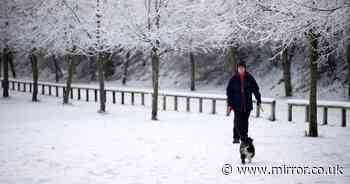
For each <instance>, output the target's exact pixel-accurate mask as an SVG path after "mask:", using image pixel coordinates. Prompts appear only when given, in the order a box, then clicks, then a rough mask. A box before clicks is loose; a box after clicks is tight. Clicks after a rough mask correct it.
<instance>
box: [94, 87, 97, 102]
mask: <svg viewBox="0 0 350 184" xmlns="http://www.w3.org/2000/svg"><path fill="white" fill-rule="evenodd" d="M94 93H95V102H97V89H95V90H94Z"/></svg>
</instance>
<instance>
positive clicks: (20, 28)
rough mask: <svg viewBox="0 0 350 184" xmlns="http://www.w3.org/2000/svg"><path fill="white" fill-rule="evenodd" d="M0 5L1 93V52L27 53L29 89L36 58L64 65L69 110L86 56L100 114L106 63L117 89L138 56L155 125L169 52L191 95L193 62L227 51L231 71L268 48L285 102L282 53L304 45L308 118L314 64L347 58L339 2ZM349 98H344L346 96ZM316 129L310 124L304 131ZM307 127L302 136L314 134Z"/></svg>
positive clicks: (81, 0)
mask: <svg viewBox="0 0 350 184" xmlns="http://www.w3.org/2000/svg"><path fill="white" fill-rule="evenodd" d="M3 4H4V5H2V6H1V13H0V35H1V36H0V39H1V40H0V48H1V50H2V52H3V54H2V55H3V57H2V60H1V61H2V63H3V67H2V69H3V70H4V72H3V75H4V80H3V83H4V87H5V88H4V90H5V91H8V90H6V89H7V88H6V84H7V82H6V79H7V78H8V77H7V76H8V69H7V68H8V67H7V66H8V64H7V63H8V61H9V58H11V57H9V55H8V54H7V53H13V51H16V52H21V53H26V54H27V55H26V56H27V58H29V59H30V60H31V62H32V63H33V64H32V68H33V80H34V83H35V81H37V80H38V69H37V62H38V59H37V56H38V55H40V56H41V55H44V56H46V57H53V58H55V57H57V58H65V59H64V60H65V61H66V62H68V65H69V69H68V71H69V72H68V77H67V81H66V90H65V95H64V103H68V99H69V98H68V97H69V92H70V85H71V83H72V80H73V78H74V77H73V74H74V69H73V67H74V60H75V59H74V58H75V57H76V56H78V57H79V56H85V57H87V58H89V59H90V60H92V62H93V63H96V64H97V65H96V66H97V67H96V68H97V69H98V70H97V71H98V79H99V86H100V108H99V109H100V111H101V112H104V111H105V110H106V109H105V101H106V97H105V90H104V78H105V71H106V66H108V65H109V64H108V65H107V64H106V60H108V58H112V57H113V55H116V54H118V55H122V56H123V57H125V58H126V59H125V63H124V66H123V67H124V78H123V81H124V82H125V81H126V79H127V78H126V76H127V74H128V67H129V64H130V63H129V62H130V61H129V60H130V58H132V56H131V53H137V52H143V54H145V55H146V56H145V58H149V59H150V61H151V63H152V76H153V77H152V86H153V94H154V95H153V97H152V113H151V117H152V119H153V120H156V119H158V117H157V116H158V115H157V114H158V89H159V72H160V63H161V62H164V60H163V58H164V56H166V55H167V54H169V53H172V54H184V55H186V56H188V58H189V61H190V62H189V65H188V66H189V68H190V70H189V71H190V73H191V74H190V75H189V76H191V77H190V78H191V80H190V82H189V83H190V89H191V90H195V88H196V85H195V80H196V75H197V74H198V70H197V69H196V68H197V67H198V66H197V65H198V64H197V62H196V55H198V54H202V53H204V54H205V53H208V52H210V51H213V50H228V51H229V60H230V63H231V67H232V72H234V71H235V65H236V64H235V62H236V57H235V53H236V51H237V49H238V48H239V46H244V45H247V44H252V45H256V46H261V45H271V46H273V47H274V50H276V53H275V57H277V56H281V58H282V64H283V66H284V67H283V70H284V82H285V92H286V93H285V94H286V96H291V95H292V89H293V88H292V85H291V80H290V78H291V77H290V75H291V74H290V66H291V63H290V61H289V58H290V53H291V52H289V50H292V48H293V46H294V45H296V44H300V43H305V44H309V45H310V47H309V48H310V50H309V51H310V57H309V58H310V60H309V61H310V62H311V63H312V65H310V73H312V74H313V75H311V77H310V108H311V109H310V117H312V116H315V115H314V114H315V113H316V111H315V108H316V106H315V104H316V96H317V94H316V91H317V90H316V89H317V85H316V84H317V63H322V62H325V61H326V59H327V58H328V57H329V56H330V55H332V54H343V55H345V52H346V51H347V53H348V54H347V61H349V32H350V31H349V30H350V28H349V26H350V25H349V22H350V18H349V17H350V16H349V14H350V13H349V12H350V8H349V7H350V5H349V2H348V1H346V0H336V1H327V0H318V1H315V0H293V1H284V0H258V1H255V0H234V1H225V0H219V1H218V0H177V1H174V0H130V1H122V0H114V1H111V0H103V1H102V0H52V1H34V0H15V1H10V0H6V1H5V2H4V3H3ZM311 32H312V34H310V33H311ZM316 42H317V44H315V43H316ZM316 45H317V48H316ZM5 51H6V52H5ZM11 51H12V52H11ZM313 56H315V57H313ZM316 56H318V57H316ZM316 58H317V59H316ZM349 63H350V61H349ZM169 64H171V63H169ZM349 65H350V64H349ZM144 66H145V65H144ZM55 68H56V69H57V68H58V67H57V66H56V67H55ZM107 68H108V67H107ZM56 71H58V70H56ZM311 71H312V72H311ZM5 73H7V74H6V75H5ZM57 73H59V72H57ZM349 73H350V71H349ZM57 76H58V74H57ZM348 76H349V80H348V81H350V74H349V75H348ZM56 80H57V79H56ZM34 88H37V87H34ZM349 89H350V83H349ZM34 91H37V90H34ZM348 93H349V96H350V90H349V92H348ZM5 94H6V93H4V95H5ZM312 96H315V97H312ZM311 97H312V98H311ZM33 99H36V93H35V92H34V93H33ZM315 122H316V120H314V119H313V118H311V120H310V125H311V124H315ZM311 127H314V126H310V132H309V134H310V135H316V134H314V133H313V132H315V131H314V130H311V129H313V128H311Z"/></svg>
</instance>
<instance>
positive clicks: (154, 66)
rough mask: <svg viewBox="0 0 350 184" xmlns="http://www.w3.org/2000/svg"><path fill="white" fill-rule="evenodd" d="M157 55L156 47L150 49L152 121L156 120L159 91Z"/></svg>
mask: <svg viewBox="0 0 350 184" xmlns="http://www.w3.org/2000/svg"><path fill="white" fill-rule="evenodd" d="M159 60H160V58H159V54H158V49H157V48H156V47H153V48H152V86H153V95H152V120H158V89H159Z"/></svg>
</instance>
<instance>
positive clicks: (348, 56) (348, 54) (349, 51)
mask: <svg viewBox="0 0 350 184" xmlns="http://www.w3.org/2000/svg"><path fill="white" fill-rule="evenodd" d="M346 60H347V62H348V98H350V44H349V45H348V47H347V49H346Z"/></svg>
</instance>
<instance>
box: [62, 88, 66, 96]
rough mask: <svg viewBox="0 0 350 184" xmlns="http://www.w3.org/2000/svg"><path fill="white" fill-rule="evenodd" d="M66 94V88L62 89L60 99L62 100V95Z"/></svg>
mask: <svg viewBox="0 0 350 184" xmlns="http://www.w3.org/2000/svg"><path fill="white" fill-rule="evenodd" d="M65 94H66V88H65V87H62V97H63V98H64V95H65Z"/></svg>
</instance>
